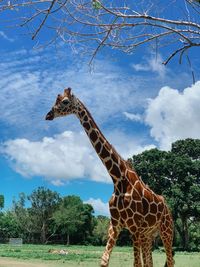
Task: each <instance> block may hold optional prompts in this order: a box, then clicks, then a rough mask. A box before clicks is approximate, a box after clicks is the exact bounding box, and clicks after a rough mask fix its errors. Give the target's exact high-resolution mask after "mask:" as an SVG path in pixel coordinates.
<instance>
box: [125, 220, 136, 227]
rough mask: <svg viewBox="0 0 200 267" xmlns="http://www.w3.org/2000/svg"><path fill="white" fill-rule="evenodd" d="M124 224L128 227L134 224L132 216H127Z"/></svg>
mask: <svg viewBox="0 0 200 267" xmlns="http://www.w3.org/2000/svg"><path fill="white" fill-rule="evenodd" d="M126 224H127V226H128V227H129V228H130V227H131V226H132V225H133V224H134V222H133V218H129V219H128V220H127V221H126Z"/></svg>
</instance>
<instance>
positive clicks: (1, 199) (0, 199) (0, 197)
mask: <svg viewBox="0 0 200 267" xmlns="http://www.w3.org/2000/svg"><path fill="white" fill-rule="evenodd" d="M3 208H4V196H3V195H0V209H3Z"/></svg>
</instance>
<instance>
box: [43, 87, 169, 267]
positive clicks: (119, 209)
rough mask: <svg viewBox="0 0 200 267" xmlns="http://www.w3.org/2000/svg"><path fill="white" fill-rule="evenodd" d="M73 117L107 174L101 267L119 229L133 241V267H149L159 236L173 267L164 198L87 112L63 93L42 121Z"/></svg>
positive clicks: (106, 263) (69, 92) (107, 260)
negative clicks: (108, 184) (108, 194)
mask: <svg viewBox="0 0 200 267" xmlns="http://www.w3.org/2000/svg"><path fill="white" fill-rule="evenodd" d="M68 114H75V115H76V116H77V117H78V119H79V120H80V122H81V124H82V126H83V127H84V129H85V131H86V134H87V135H88V137H89V139H90V141H91V143H92V145H93V147H94V149H95V150H96V152H97V154H98V156H99V158H100V159H101V161H102V162H103V164H104V165H105V167H106V169H107V171H108V173H109V174H110V176H111V178H112V180H113V184H114V192H113V195H112V197H111V199H110V201H109V207H110V214H111V221H110V226H109V230H108V242H107V245H106V249H105V252H104V254H103V256H102V261H101V267H106V266H108V264H109V258H110V253H111V252H112V248H113V246H114V245H115V243H116V240H117V237H118V235H119V233H120V231H121V229H122V228H127V229H128V230H129V231H130V233H131V235H132V238H133V246H134V267H142V261H141V255H142V259H143V266H144V267H153V261H152V242H153V240H154V239H155V236H156V235H157V234H160V236H161V239H162V241H163V244H164V247H165V250H166V254H167V267H173V266H174V263H173V256H172V241H173V221H172V217H171V214H170V212H169V209H168V207H167V206H166V204H165V201H164V198H163V197H162V196H159V195H157V194H155V193H154V192H153V191H152V190H151V189H149V187H148V186H146V185H145V184H144V183H143V181H142V180H141V179H140V178H139V177H138V175H137V174H136V172H135V171H134V170H133V169H132V168H131V166H130V164H128V162H126V161H125V160H124V159H122V157H121V156H120V155H119V154H118V153H117V152H116V150H115V149H114V148H113V147H112V145H111V144H110V143H109V142H108V141H107V140H106V138H105V137H104V135H103V134H102V133H101V131H100V130H99V128H98V126H97V125H96V123H95V121H94V120H93V118H92V116H91V114H90V112H89V111H88V110H87V108H86V107H85V106H84V105H83V104H82V102H81V101H80V100H79V99H77V98H76V97H75V96H74V95H72V94H71V89H65V91H64V95H63V96H61V95H58V97H57V100H56V103H55V105H54V107H53V108H52V110H51V111H50V112H49V113H48V114H47V116H46V119H48V120H52V119H54V118H55V117H60V116H65V115H68Z"/></svg>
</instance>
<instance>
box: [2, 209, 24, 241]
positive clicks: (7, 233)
mask: <svg viewBox="0 0 200 267" xmlns="http://www.w3.org/2000/svg"><path fill="white" fill-rule="evenodd" d="M11 237H17V238H18V237H23V234H22V231H21V229H20V227H19V225H18V223H17V220H16V217H15V216H14V214H13V213H12V212H10V211H6V212H3V213H1V214H0V241H1V242H8V239H9V238H11Z"/></svg>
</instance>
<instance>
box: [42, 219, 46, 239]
mask: <svg viewBox="0 0 200 267" xmlns="http://www.w3.org/2000/svg"><path fill="white" fill-rule="evenodd" d="M41 242H42V244H45V242H46V223H45V222H43V224H42V229H41Z"/></svg>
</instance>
